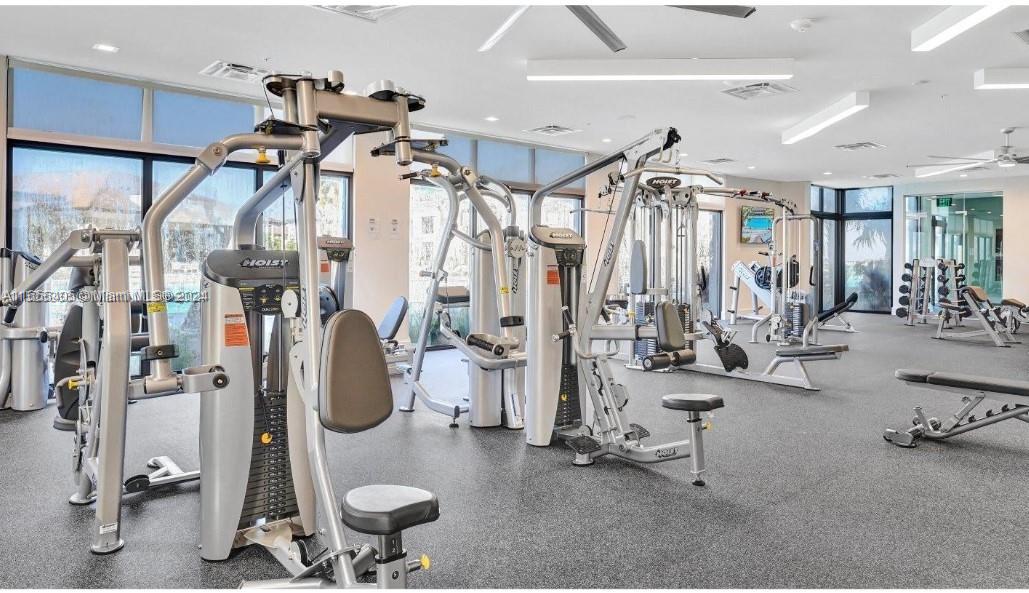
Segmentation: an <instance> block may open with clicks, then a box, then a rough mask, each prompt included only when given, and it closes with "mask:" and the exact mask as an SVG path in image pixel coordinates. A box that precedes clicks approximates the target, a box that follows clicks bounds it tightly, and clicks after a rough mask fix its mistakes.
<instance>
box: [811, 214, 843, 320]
mask: <svg viewBox="0 0 1029 593" xmlns="http://www.w3.org/2000/svg"><path fill="white" fill-rule="evenodd" d="M817 222H818V223H819V224H820V225H821V230H820V232H821V235H822V236H821V264H820V268H821V287H820V289H819V292H820V293H821V295H822V309H821V310H822V311H826V310H828V309H832V308H833V307H834V306H835V305H836V257H837V256H836V241H837V240H838V239H837V236H836V235H837V233H836V227H837V221H836V220H833V219H831V218H829V219H822V220H819V221H817ZM816 253H817V252H816ZM816 265H818V264H817V263H816Z"/></svg>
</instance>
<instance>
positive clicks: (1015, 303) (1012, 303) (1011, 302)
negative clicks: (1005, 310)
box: [1000, 299, 1025, 309]
mask: <svg viewBox="0 0 1029 593" xmlns="http://www.w3.org/2000/svg"><path fill="white" fill-rule="evenodd" d="M1000 304H1001V305H1003V306H1005V307H1017V308H1019V309H1025V303H1023V302H1022V301H1020V300H1018V299H1004V300H1002V301H1001V302H1000Z"/></svg>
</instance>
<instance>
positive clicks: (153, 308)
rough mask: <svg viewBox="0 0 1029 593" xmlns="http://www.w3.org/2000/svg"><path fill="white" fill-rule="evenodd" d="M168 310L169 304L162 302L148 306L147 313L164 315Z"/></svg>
mask: <svg viewBox="0 0 1029 593" xmlns="http://www.w3.org/2000/svg"><path fill="white" fill-rule="evenodd" d="M167 310H168V304H167V303H162V302H150V303H147V304H146V312H147V313H164V312H166V311H167Z"/></svg>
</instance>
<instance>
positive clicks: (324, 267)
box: [321, 261, 332, 274]
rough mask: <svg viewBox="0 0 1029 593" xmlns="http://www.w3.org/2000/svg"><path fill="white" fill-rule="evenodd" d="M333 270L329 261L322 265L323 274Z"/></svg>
mask: <svg viewBox="0 0 1029 593" xmlns="http://www.w3.org/2000/svg"><path fill="white" fill-rule="evenodd" d="M331 270H332V268H331V267H330V264H329V262H327V261H323V262H322V265H321V271H322V274H328V273H329V272H330V271H331Z"/></svg>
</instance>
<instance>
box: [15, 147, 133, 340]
mask: <svg viewBox="0 0 1029 593" xmlns="http://www.w3.org/2000/svg"><path fill="white" fill-rule="evenodd" d="M10 167H11V222H10V224H11V227H10V228H11V239H10V241H11V247H12V248H13V249H15V250H18V251H26V252H28V253H31V254H32V255H34V256H36V257H38V258H40V259H45V258H46V257H48V256H49V255H50V254H51V253H53V251H54V249H56V248H57V246H58V245H60V244H61V242H63V241H64V240H65V239H67V238H68V235H69V234H70V233H71V232H72V231H74V230H76V229H81V228H84V227H87V226H95V227H100V228H116V229H131V228H135V227H136V226H138V225H139V223H140V203H141V199H140V195H141V189H142V178H143V161H142V159H138V158H125V157H116V156H104V155H97V154H90V153H84V152H77V151H71V150H47V149H42V148H28V147H14V148H13V149H12V150H11V162H10ZM70 275H71V274H70V272H69V271H68V270H67V269H66V268H65V269H62V270H60V271H59V272H57V273H56V274H54V276H53V277H52V278H51V279H50V281H49V282H48V283H47V284H46V286H45V289H46V290H51V291H63V290H66V289H67V286H68V279H69V277H70ZM130 278H131V280H132V281H131V286H132V288H134V289H138V288H140V287H141V283H140V273H139V268H138V267H133V269H132V271H131V273H130ZM66 309H67V304H65V303H51V304H50V306H49V311H48V314H49V321H48V323H50V324H51V325H57V324H60V323H61V321H62V320H63V319H64V315H65V311H66Z"/></svg>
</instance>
